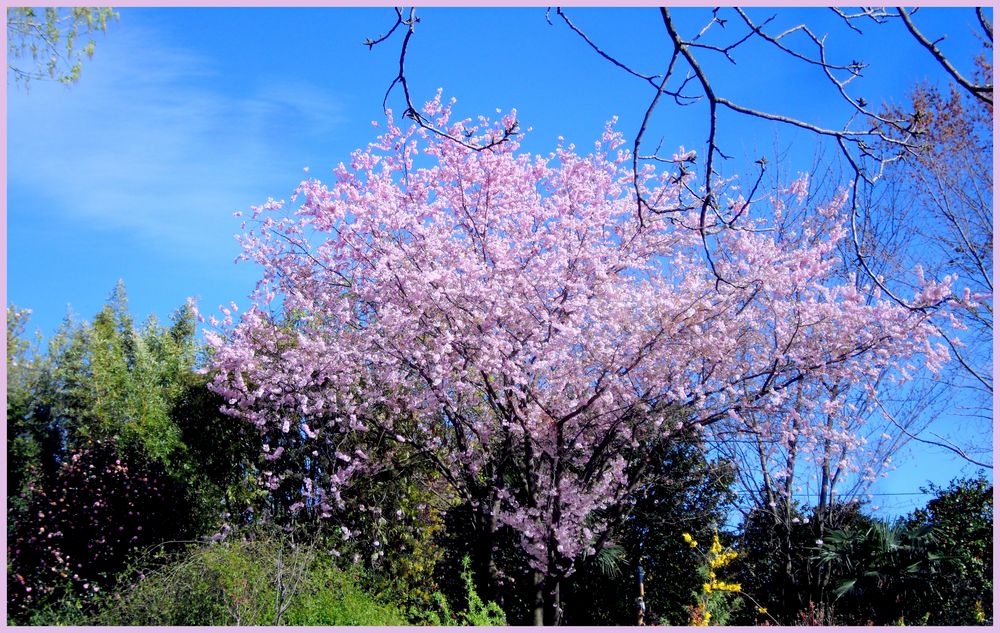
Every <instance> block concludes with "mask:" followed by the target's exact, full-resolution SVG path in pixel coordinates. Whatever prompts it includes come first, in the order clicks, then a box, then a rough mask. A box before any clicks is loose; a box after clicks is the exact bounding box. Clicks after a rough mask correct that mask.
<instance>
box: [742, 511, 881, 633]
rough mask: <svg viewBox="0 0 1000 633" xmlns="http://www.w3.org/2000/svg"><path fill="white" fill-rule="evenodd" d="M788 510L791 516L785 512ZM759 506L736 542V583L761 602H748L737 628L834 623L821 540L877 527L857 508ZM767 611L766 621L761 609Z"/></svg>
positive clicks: (830, 588) (831, 592) (828, 576)
mask: <svg viewBox="0 0 1000 633" xmlns="http://www.w3.org/2000/svg"><path fill="white" fill-rule="evenodd" d="M785 512H787V515H786V514H785ZM824 517H825V518H824V520H823V521H820V520H819V514H818V511H817V510H816V509H815V508H800V507H795V506H792V507H787V508H785V507H779V508H777V509H775V508H757V509H754V510H753V511H752V512H750V514H749V515H748V516H747V517H746V519H745V520H744V522H743V525H742V526H741V528H740V535H739V539H738V541H737V543H736V547H737V549H738V550H739V551H740V557H739V558H738V559H737V561H736V563H735V564H734V567H733V572H734V576H735V579H736V580H737V581H738V582H740V584H741V585H743V587H744V588H745V591H746V592H747V593H749V594H750V595H751V596H753V598H754V599H755V600H756V601H758V602H759V603H760V604H753V603H751V602H749V601H747V602H745V603H744V605H743V609H742V610H741V611H739V612H737V613H736V614H734V616H733V623H734V624H743V625H747V624H755V623H762V622H764V621H771V618H773V619H774V620H776V621H777V622H779V623H780V624H783V625H804V624H824V625H827V624H832V623H833V621H832V618H833V612H832V605H833V602H834V599H835V596H834V595H833V589H832V586H831V583H832V576H831V573H832V572H831V570H830V569H829V565H826V566H824V565H822V564H821V563H820V561H818V560H817V559H816V558H815V557H814V555H815V554H816V552H817V547H818V546H817V541H818V540H819V541H822V539H823V538H825V534H827V533H828V532H829V531H831V530H838V529H856V530H860V531H864V530H867V529H868V528H869V527H870V526H871V525H872V523H873V520H872V519H871V517H869V516H867V515H865V514H863V513H862V512H861V511H860V508H859V507H858V505H857V504H839V505H836V506H833V507H830V508H826V509H825V512H824ZM759 607H762V608H764V609H766V610H767V616H766V617H764V616H763V614H762V613H760V612H759V611H758V608H759Z"/></svg>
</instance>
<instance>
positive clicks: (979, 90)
mask: <svg viewBox="0 0 1000 633" xmlns="http://www.w3.org/2000/svg"><path fill="white" fill-rule="evenodd" d="M897 11H899V17H900V19H902V20H903V24H905V25H906V28H907V30H908V31H909V32H910V34H911V35H913V37H914V38H915V39H916V40H917V41H918V42H920V44H921V45H922V46H923V47H924V48H926V49H927V50H928V51H930V53H931V55H933V56H934V59H936V60H937V62H938V63H939V64H941V67H942V68H944V69H945V70H946V71H948V74H949V75H951V76H952V78H953V79H954V80H955V81H956V82H958V85H960V86H962V87H963V88H965V89H966V90H968V91H969V93H970V94H972V96H974V97H975V98H977V99H979V100H980V101H982V102H983V103H986V104H989V105H991V106H992V105H993V84H985V85H977V84H974V83H972V82H971V81H969V80H968V79H966V78H965V77H964V76H963V75H962V73H960V72H958V69H957V68H955V67H954V66H953V65H952V63H951V62H950V61H949V60H948V58H947V57H945V55H944V53H942V52H941V49H939V48H938V47H937V44H936V43H935V42H931V41H930V40H928V39H927V37H926V36H925V35H924V34H923V33H922V32H920V30H919V29H918V28H917V26H916V25H915V24H914V23H913V20H912V19H910V14H909V13H907V12H906V9H903V8H898V9H897ZM980 19H982V18H980ZM991 41H992V39H991Z"/></svg>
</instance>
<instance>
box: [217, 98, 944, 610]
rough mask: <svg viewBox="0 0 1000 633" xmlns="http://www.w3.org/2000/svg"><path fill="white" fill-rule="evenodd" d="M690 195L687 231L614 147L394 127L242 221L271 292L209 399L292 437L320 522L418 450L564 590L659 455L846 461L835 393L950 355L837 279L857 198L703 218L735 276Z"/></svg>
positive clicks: (232, 339) (684, 185)
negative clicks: (355, 489) (738, 443)
mask: <svg viewBox="0 0 1000 633" xmlns="http://www.w3.org/2000/svg"><path fill="white" fill-rule="evenodd" d="M426 113H427V116H428V117H430V118H431V119H432V120H434V121H435V123H436V125H438V126H439V127H440V128H444V129H446V130H447V131H448V132H449V133H450V134H451V135H453V136H455V137H458V138H467V139H470V141H472V142H485V141H488V139H489V138H491V137H498V135H500V134H502V130H503V128H504V126H506V127H509V126H510V124H511V123H512V121H513V119H512V117H513V116H514V115H513V114H510V115H508V116H506V117H504V118H503V119H502V120H501V121H500V122H499V124H498V125H493V124H491V123H489V122H488V121H486V120H485V119H480V120H479V122H478V123H473V122H472V121H468V120H466V121H459V122H454V121H451V119H450V106H447V105H445V104H442V103H441V101H440V100H439V99H435V100H433V101H431V102H430V103H428V104H427V106H426ZM690 178H691V176H690V175H688V176H684V175H678V174H675V173H669V172H656V171H654V170H653V169H651V168H650V169H646V170H644V171H643V172H642V173H641V174H640V178H639V181H638V188H639V191H641V192H642V194H643V196H644V197H645V198H646V199H647V200H650V201H652V202H654V203H655V204H654V206H657V207H658V208H662V207H667V206H668V205H670V204H675V206H676V208H677V210H676V211H674V212H667V213H662V214H658V215H653V216H650V215H649V214H648V213H647V214H645V216H646V217H644V218H643V221H640V220H639V217H638V214H637V213H636V209H637V205H636V189H635V186H634V183H633V174H632V171H631V157H630V154H629V152H628V151H627V150H625V149H623V138H622V136H621V134H620V133H618V132H617V131H615V130H614V129H613V127H612V126H609V127H608V128H607V129H606V130H605V132H604V134H603V136H602V137H601V139H600V141H599V142H597V143H596V144H595V147H594V150H593V151H592V152H591V153H589V154H587V155H582V154H580V153H578V152H577V151H576V150H575V148H574V147H573V146H568V147H566V146H559V147H558V148H557V149H556V150H555V151H554V152H553V153H552V154H550V155H549V156H545V157H543V156H530V155H527V154H523V153H518V145H517V143H516V142H506V143H503V144H501V145H499V146H496V147H493V148H492V149H490V150H488V151H480V152H477V151H473V150H470V149H468V148H467V147H463V146H462V145H460V144H458V143H454V142H452V141H449V140H447V139H445V138H442V137H440V136H436V135H433V134H432V133H430V132H428V131H426V130H423V129H420V128H417V127H413V128H411V129H409V130H405V131H404V130H402V129H399V128H397V127H396V126H395V125H394V124H393V123H392V120H391V117H390V120H389V123H388V127H387V128H386V129H384V131H383V134H382V135H381V136H380V137H379V138H378V140H377V141H376V142H375V143H373V144H372V145H371V146H370V147H369V148H368V149H367V150H359V151H357V152H355V153H354V154H353V155H352V156H351V160H350V161H349V163H348V164H346V165H345V164H341V165H339V166H338V167H337V168H336V169H335V170H334V178H333V180H332V181H331V182H330V183H328V184H324V183H322V182H320V181H318V180H308V181H305V182H303V183H302V184H301V185H300V186H299V188H298V189H297V190H296V193H295V195H294V196H293V197H292V201H293V202H297V203H298V205H299V206H298V207H297V208H296V209H294V210H287V209H286V204H285V203H284V202H279V201H274V200H271V201H269V202H268V203H267V204H265V205H263V206H261V207H259V208H255V209H254V210H253V217H252V218H251V219H249V220H248V221H247V222H245V223H244V229H245V231H246V232H245V234H244V236H243V238H242V241H243V247H244V254H243V256H242V258H243V259H245V260H251V261H254V262H256V263H258V264H259V265H260V266H261V267H262V268H263V276H262V278H261V280H260V281H259V283H258V286H257V288H256V291H255V293H254V295H253V297H252V300H253V301H252V305H251V306H250V308H249V309H248V310H246V311H245V312H244V313H243V314H242V316H241V317H239V318H236V315H235V314H233V313H232V311H230V310H227V311H226V312H227V314H226V319H225V321H224V322H223V323H222V324H220V325H221V327H220V329H221V331H219V332H209V333H208V335H207V337H208V340H209V342H210V344H212V345H213V346H214V348H215V352H214V357H213V363H214V368H215V369H216V370H217V371H218V373H217V376H216V379H215V381H214V383H213V389H214V390H215V391H217V392H218V393H220V394H221V395H222V396H223V397H224V398H225V399H226V400H227V403H228V406H227V408H226V411H227V412H228V413H230V414H231V415H233V416H237V417H240V418H243V419H246V420H248V421H250V422H252V423H253V424H255V425H256V426H257V427H258V428H259V429H261V431H262V432H263V433H264V434H265V436H266V437H269V438H278V439H276V440H275V441H274V442H271V443H269V444H270V445H269V446H267V447H265V451H273V452H271V455H272V456H273V457H274V458H275V461H280V460H281V455H280V453H282V452H283V451H284V450H287V449H283V448H282V446H283V445H285V444H291V445H294V446H296V447H299V448H298V449H297V450H302V451H304V453H303V454H305V455H307V456H310V455H311V456H312V458H313V459H312V460H310V461H308V467H309V470H310V476H309V477H305V478H304V480H303V481H301V483H297V484H296V486H295V489H296V491H297V493H298V494H300V495H301V499H300V501H299V502H300V503H301V504H302V507H310V508H315V509H317V511H320V512H322V513H323V514H327V515H332V514H335V513H336V512H337V511H338V508H339V507H340V506H341V505H342V504H343V502H344V501H343V500H344V498H345V492H346V491H347V490H348V489H349V487H350V486H351V484H352V482H353V481H356V480H357V478H358V477H359V476H365V475H366V473H368V472H370V471H372V470H377V469H380V468H384V467H385V464H386V463H387V462H391V460H392V458H393V448H392V447H393V446H395V447H397V448H398V449H399V450H403V449H404V448H405V450H406V453H407V454H408V455H412V454H418V455H420V456H422V458H423V459H426V460H429V461H430V462H431V463H432V464H433V465H434V466H435V467H436V469H437V470H438V471H439V472H440V473H441V475H442V476H443V477H444V478H445V479H446V480H447V481H448V482H449V483H450V485H451V486H452V487H453V488H454V492H455V493H456V494H457V495H459V497H461V498H463V499H464V500H466V501H468V502H470V503H472V505H473V507H474V508H475V509H476V512H477V516H478V519H477V521H476V522H475V529H477V530H479V531H480V532H481V536H482V538H487V539H488V538H490V537H491V536H492V535H493V534H494V533H495V532H496V530H497V529H499V528H501V527H503V526H507V527H510V528H513V529H514V530H516V531H517V532H518V533H519V534H520V538H521V546H522V548H523V550H524V552H525V554H526V555H527V557H528V558H529V560H530V561H531V565H532V567H533V568H534V569H535V570H536V572H537V578H538V582H539V583H540V586H541V585H542V584H544V585H545V587H547V588H548V590H550V591H551V590H552V589H553V588H554V587H555V583H557V582H558V580H559V579H560V578H564V577H566V576H567V575H569V574H571V573H572V571H573V569H574V566H575V564H576V562H577V561H578V559H579V557H581V556H584V555H586V554H587V553H588V552H591V551H592V548H593V547H594V545H595V543H597V542H599V541H600V539H601V538H602V537H603V535H604V533H605V531H606V528H607V527H608V526H607V525H606V524H604V523H602V522H601V521H600V520H598V519H596V517H597V516H598V514H596V512H597V511H600V510H608V509H613V508H615V507H616V506H617V505H619V504H620V503H622V502H623V500H625V499H626V497H627V495H628V493H629V491H630V489H631V488H632V487H633V486H634V485H636V482H637V480H638V477H639V476H640V475H641V471H642V467H641V465H642V463H643V460H644V459H645V455H646V454H647V452H648V450H649V447H651V446H653V445H655V444H656V443H657V442H664V441H666V442H669V441H670V440H671V438H672V437H677V436H679V435H680V434H682V433H684V432H686V431H689V430H691V429H695V430H697V429H703V428H709V427H711V428H712V429H714V431H715V432H716V433H719V432H721V431H725V432H726V433H725V434H723V435H728V436H729V437H734V436H739V435H741V434H745V433H749V434H754V433H761V432H766V433H770V432H772V431H773V430H774V429H771V428H762V425H766V424H770V423H771V422H767V421H768V420H773V421H774V422H773V423H774V424H779V425H788V430H789V431H791V429H792V427H793V426H794V433H793V434H792V435H793V436H794V439H795V441H798V442H799V443H801V444H807V443H810V442H813V443H816V442H833V443H835V444H841V445H851V444H852V442H855V438H852V437H851V436H850V434H849V433H848V432H846V431H843V430H842V429H841V428H838V427H837V426H833V427H831V426H830V425H826V424H818V423H814V416H818V417H817V418H816V419H818V418H819V417H823V414H824V411H829V410H831V408H835V407H837V406H838V405H839V403H837V402H831V401H830V399H829V397H828V396H826V395H824V393H825V392H824V390H823V389H822V384H823V383H824V381H829V382H844V381H847V382H850V383H852V384H859V385H864V384H866V383H871V382H874V381H875V380H876V379H878V378H879V377H881V376H882V375H883V374H885V373H886V372H887V371H888V372H894V371H895V370H896V369H898V368H899V367H900V364H901V363H902V362H904V361H908V360H911V359H914V358H915V357H918V356H919V357H920V358H921V360H922V362H924V363H926V364H927V365H928V366H929V367H931V368H932V369H934V368H935V367H937V366H938V365H940V363H942V362H943V361H944V360H945V358H946V352H945V351H944V348H943V347H942V346H941V345H940V344H938V343H937V342H935V337H936V336H937V330H936V326H935V324H934V322H933V321H932V317H931V316H929V314H930V313H926V314H925V313H923V312H920V311H911V310H905V309H903V308H901V307H899V306H898V305H896V304H894V303H891V302H889V301H884V300H879V299H876V300H869V299H868V298H867V297H866V294H865V293H864V292H862V291H859V289H858V288H857V287H856V285H855V283H853V281H852V280H841V279H838V278H837V277H836V275H835V269H836V265H837V261H838V259H837V253H836V249H837V247H838V245H839V244H840V243H841V241H842V240H843V239H844V237H845V228H844V225H843V218H842V217H841V214H840V209H841V206H842V205H843V203H844V200H842V199H838V200H834V201H832V202H831V203H830V204H829V205H827V206H826V207H824V208H821V209H818V210H817V211H816V212H811V213H807V214H803V217H804V219H803V220H802V221H801V222H797V223H795V224H791V225H788V224H786V225H785V226H784V228H783V230H782V231H781V232H780V233H778V232H775V231H771V230H769V228H770V227H771V226H772V225H773V223H774V222H775V221H776V216H777V215H780V214H781V213H782V212H783V211H784V209H783V205H784V204H785V202H780V203H779V202H778V200H779V198H780V196H779V195H778V192H776V194H775V196H774V200H773V201H772V204H763V203H754V204H750V205H747V208H746V209H745V210H744V212H742V213H741V214H739V218H738V219H737V221H736V222H735V223H733V224H732V226H723V225H722V224H721V223H718V222H716V223H714V224H711V223H710V224H709V225H708V226H707V227H704V228H705V232H706V233H707V234H708V235H709V236H710V237H709V239H708V240H707V244H708V248H709V249H710V254H711V257H712V260H713V262H714V265H715V269H716V271H717V273H718V277H717V276H716V275H715V274H714V273H713V271H712V270H711V267H709V266H707V265H706V255H705V248H706V246H705V244H706V242H703V237H702V231H701V230H700V226H699V214H698V212H697V210H695V211H692V210H690V209H692V208H694V209H697V208H699V207H700V202H699V201H697V200H695V199H693V194H692V193H691V189H690V188H689V185H691V184H692V183H691V181H690ZM802 186H804V185H802ZM782 200H783V198H782ZM734 204H740V205H742V204H744V202H742V201H741V200H740V199H738V198H737V199H736V200H735V201H734ZM792 204H794V200H793V202H792ZM685 209H688V210H685ZM720 277H721V279H720ZM946 291H947V288H944V289H942V288H940V287H938V286H937V285H935V286H933V287H930V286H929V287H927V288H921V289H919V290H918V294H917V296H916V297H915V298H914V301H918V302H919V301H925V302H932V301H935V300H936V299H937V297H938V295H940V294H941V293H942V292H946ZM793 394H794V397H793ZM803 403H805V405H804V404H803ZM748 413H754V414H756V415H753V416H752V421H751V416H749V415H748ZM792 419H794V425H792V424H791V422H789V420H792ZM824 419H825V418H824ZM761 420H764V422H761ZM786 435H788V433H786ZM373 437H375V438H378V441H379V442H380V446H381V447H383V448H382V449H381V450H380V451H379V455H380V457H379V459H378V460H371V459H368V455H367V453H366V449H365V445H366V444H365V443H366V442H369V441H371V438H373ZM786 441H788V440H786ZM376 461H377V463H376ZM320 463H322V467H317V465H318V464H320ZM287 476H291V475H289V474H288V473H287V472H286V473H284V474H283V473H282V471H280V470H275V471H273V472H270V473H268V482H267V483H269V485H271V486H272V487H279V486H281V485H282V481H283V478H285V477H287ZM295 476H296V477H299V478H300V479H302V476H301V473H299V474H297V475H295ZM607 514H608V513H604V515H607Z"/></svg>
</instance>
